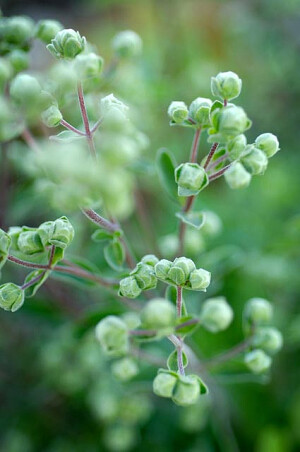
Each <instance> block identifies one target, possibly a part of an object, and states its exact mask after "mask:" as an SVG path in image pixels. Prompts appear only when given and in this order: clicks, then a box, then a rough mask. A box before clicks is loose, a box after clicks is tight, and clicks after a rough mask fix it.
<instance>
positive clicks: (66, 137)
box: [49, 130, 85, 143]
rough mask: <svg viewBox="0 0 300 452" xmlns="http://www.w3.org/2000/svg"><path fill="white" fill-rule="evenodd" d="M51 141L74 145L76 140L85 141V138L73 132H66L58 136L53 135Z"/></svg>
mask: <svg viewBox="0 0 300 452" xmlns="http://www.w3.org/2000/svg"><path fill="white" fill-rule="evenodd" d="M49 139H50V140H52V141H57V142H58V143H73V141H76V140H85V137H84V136H81V135H78V134H77V133H75V132H72V131H71V130H64V131H63V132H60V133H58V134H57V135H51V136H50V137H49Z"/></svg>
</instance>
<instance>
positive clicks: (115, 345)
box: [96, 315, 129, 356]
mask: <svg viewBox="0 0 300 452" xmlns="http://www.w3.org/2000/svg"><path fill="white" fill-rule="evenodd" d="M96 338H97V340H98V341H99V342H100V345H101V347H102V349H103V350H104V352H105V353H106V354H107V355H109V356H122V355H125V354H126V353H127V352H128V350H129V331H128V327H127V325H126V322H125V321H124V320H122V319H121V318H120V317H117V316H114V315H109V316H107V317H105V318H104V319H103V320H101V321H100V322H99V323H98V325H97V326H96Z"/></svg>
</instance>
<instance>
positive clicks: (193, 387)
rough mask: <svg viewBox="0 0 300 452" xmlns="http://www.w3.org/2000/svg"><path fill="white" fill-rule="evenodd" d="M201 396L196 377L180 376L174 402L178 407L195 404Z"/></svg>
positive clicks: (173, 397) (173, 398)
mask: <svg viewBox="0 0 300 452" xmlns="http://www.w3.org/2000/svg"><path fill="white" fill-rule="evenodd" d="M199 396H200V385H199V381H198V379H197V377H196V376H194V375H189V376H180V377H179V381H178V383H177V385H176V386H175V389H174V392H173V396H172V400H173V402H175V403H176V404H177V405H180V406H188V405H193V404H195V403H196V402H197V401H198V399H199Z"/></svg>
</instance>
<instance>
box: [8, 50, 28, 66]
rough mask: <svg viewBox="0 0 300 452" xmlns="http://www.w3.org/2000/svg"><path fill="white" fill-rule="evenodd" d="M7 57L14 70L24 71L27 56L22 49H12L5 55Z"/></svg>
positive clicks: (26, 64)
mask: <svg viewBox="0 0 300 452" xmlns="http://www.w3.org/2000/svg"><path fill="white" fill-rule="evenodd" d="M7 58H8V60H9V62H10V64H11V66H12V67H13V69H14V71H15V72H21V71H24V70H25V69H27V68H28V67H29V56H28V53H27V52H25V51H24V50H21V49H14V50H12V51H11V52H10V53H9V54H8V55H7Z"/></svg>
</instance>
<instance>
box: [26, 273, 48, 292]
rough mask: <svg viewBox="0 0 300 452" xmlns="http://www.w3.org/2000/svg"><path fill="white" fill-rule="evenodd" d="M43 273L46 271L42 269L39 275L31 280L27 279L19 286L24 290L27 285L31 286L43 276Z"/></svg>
mask: <svg viewBox="0 0 300 452" xmlns="http://www.w3.org/2000/svg"><path fill="white" fill-rule="evenodd" d="M45 273H46V271H44V272H43V273H41V274H40V275H38V276H36V277H35V278H33V279H32V280H31V281H28V282H27V283H25V284H23V286H21V289H22V290H25V289H28V287H30V286H33V284H35V283H36V282H38V281H39V280H40V279H41V278H42V277H43V276H44V274H45Z"/></svg>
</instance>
